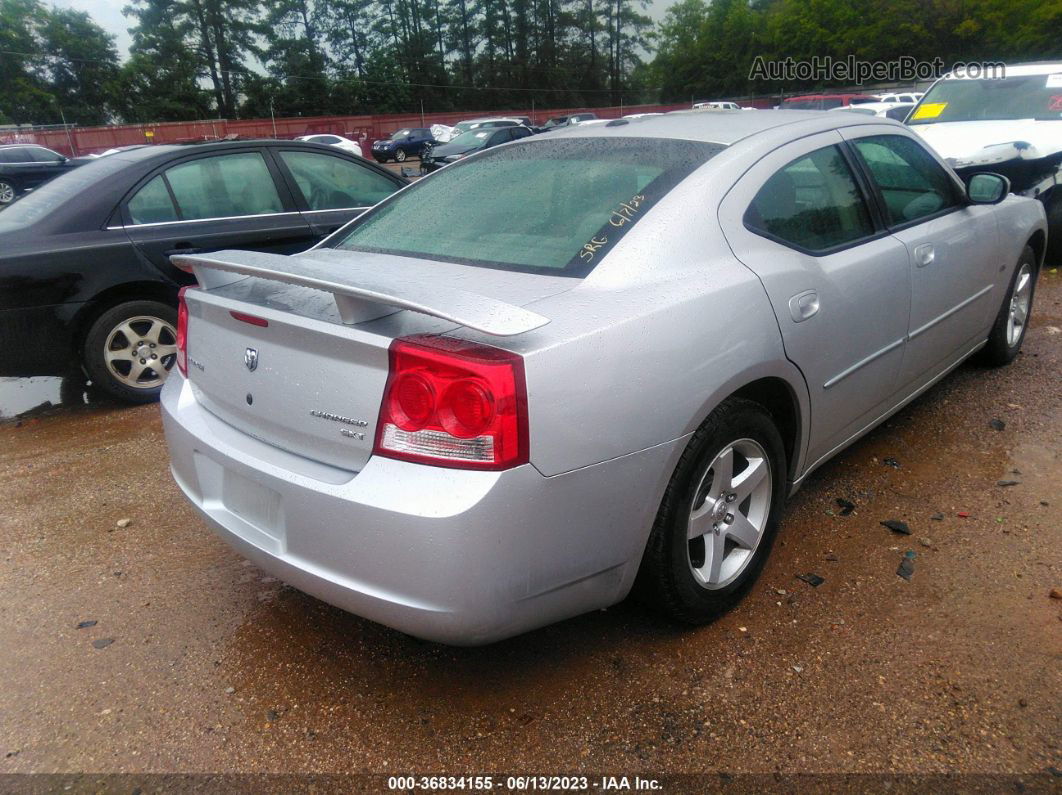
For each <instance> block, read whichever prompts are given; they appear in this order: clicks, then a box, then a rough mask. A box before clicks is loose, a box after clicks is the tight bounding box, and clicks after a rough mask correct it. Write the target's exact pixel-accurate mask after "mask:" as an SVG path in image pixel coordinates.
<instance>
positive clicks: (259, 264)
mask: <svg viewBox="0 0 1062 795" xmlns="http://www.w3.org/2000/svg"><path fill="white" fill-rule="evenodd" d="M170 261H171V262H172V263H173V264H174V266H176V267H178V268H180V269H181V270H183V271H187V272H189V273H194V274H195V277H196V279H198V280H199V284H200V286H202V287H203V288H204V289H206V290H210V289H213V288H215V287H221V286H222V285H224V284H229V283H231V282H234V281H237V280H238V279H233V278H226V277H224V276H221V274H220V273H219V271H222V272H227V273H231V274H237V275H238V276H239V277H243V276H254V277H255V278H258V279H269V280H270V281H275V282H284V283H285V284H295V285H298V286H300V287H312V288H313V289H315V290H324V291H325V292H328V293H332V295H333V296H334V297H335V299H336V307H337V308H338V309H339V316H340V319H342V321H343V322H344V323H346V324H353V323H360V322H363V321H365V320H369V319H371V318H372V317H378V316H379V315H380V313H379V311H378V308H379V306H380V305H383V306H390V307H395V308H396V309H408V310H410V311H412V312H420V313H421V314H423V315H432V316H433V317H440V318H443V319H444V320H450V321H452V322H454V323H458V324H460V325H462V326H467V327H468V328H471V329H475V330H476V331H482V332H484V333H485V334H491V335H494V336H498V337H510V336H513V335H515V334H523V333H524V332H526V331H531V330H532V329H536V328H539V327H540V326H544V325H546V324H547V323H549V319H548V318H545V317H542V315H538V314H535V313H534V312H529V311H528V310H526V309H523V308H522V307H519V306H515V305H514V304H509V303H506V302H504V301H499V300H497V299H496V298H490V297H489V296H485V295H478V294H477V293H470V292H467V291H465V290H458V289H455V288H453V287H450V286H448V285H446V284H439V283H433V284H430V285H428V284H425V283H424V282H423V281H422V280H420V279H412V278H410V277H408V276H403V275H402V274H398V273H389V272H386V271H381V270H380V268H379V267H371V268H370V267H368V266H367V265H366V264H364V263H360V262H358V261H357V259H356V258H354V257H351V259H350V261H349V262H342V263H339V262H333V261H330V260H323V259H315V258H314V257H313V252H312V251H310V252H307V253H305V254H298V255H294V256H290V257H288V256H282V255H279V254H264V253H262V252H259V251H216V252H213V253H211V254H195V255H191V254H175V255H174V256H172V257H171V258H170Z"/></svg>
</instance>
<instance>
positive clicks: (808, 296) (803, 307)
mask: <svg viewBox="0 0 1062 795" xmlns="http://www.w3.org/2000/svg"><path fill="white" fill-rule="evenodd" d="M818 311H819V294H818V293H817V292H816V291H815V290H805V291H804V292H802V293H797V294H796V295H794V296H793V297H792V298H790V299H789V314H790V315H791V316H792V318H793V322H794V323H803V322H804V321H805V320H807V319H808V318H811V317H814V316H815V315H816V314H817V313H818Z"/></svg>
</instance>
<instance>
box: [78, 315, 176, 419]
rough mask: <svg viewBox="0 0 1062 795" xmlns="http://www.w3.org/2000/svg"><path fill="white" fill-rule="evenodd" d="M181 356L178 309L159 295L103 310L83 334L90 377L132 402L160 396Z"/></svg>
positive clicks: (140, 401)
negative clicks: (178, 337) (178, 345)
mask: <svg viewBox="0 0 1062 795" xmlns="http://www.w3.org/2000/svg"><path fill="white" fill-rule="evenodd" d="M176 361H177V310H176V309H174V308H173V307H172V306H170V305H168V304H164V303H161V302H159V301H129V302H127V303H124V304H119V305H118V306H115V307H112V308H111V309H108V310H107V311H106V312H104V313H103V314H102V315H100V316H99V317H98V318H97V319H96V322H94V323H93V324H92V327H91V328H90V329H89V333H88V336H86V337H85V349H84V362H85V369H86V371H87V372H88V374H89V377H90V378H91V379H92V383H93V384H95V385H97V386H99V387H100V389H102V390H104V391H105V392H107V393H108V394H110V395H111V396H113V397H116V398H118V399H119V400H123V401H126V402H129V403H149V402H151V401H153V400H157V399H158V396H159V392H161V391H162V385H163V383H164V382H165V381H166V376H168V375H169V372H170V369H172V367H173V365H174V363H175V362H176Z"/></svg>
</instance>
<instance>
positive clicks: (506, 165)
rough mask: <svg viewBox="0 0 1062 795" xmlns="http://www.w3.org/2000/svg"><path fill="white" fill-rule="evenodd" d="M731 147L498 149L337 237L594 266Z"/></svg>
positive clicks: (573, 271) (400, 249) (587, 143)
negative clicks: (678, 187)
mask: <svg viewBox="0 0 1062 795" xmlns="http://www.w3.org/2000/svg"><path fill="white" fill-rule="evenodd" d="M723 148H724V147H723V146H721V145H719V144H710V143H702V142H697V141H678V140H659V139H644V138H616V139H612V140H609V141H607V142H605V141H602V140H600V139H593V138H591V139H574V138H568V139H565V138H562V139H556V140H553V141H545V140H536V139H531V140H529V141H527V142H526V143H525V144H522V145H520V146H506V147H499V148H496V149H489V150H487V151H486V152H484V153H483V154H481V155H477V156H476V157H474V158H470V159H468V160H465V161H461V162H458V163H455V164H453V165H451V166H448V167H447V168H445V169H443V170H442V171H440V172H438V173H437V174H435V175H433V176H432V177H430V178H429V179H424V180H421V181H420V182H417V183H416V184H414V185H411V186H410V187H409V188H406V189H405V190H403V191H402V192H401V193H400V194H398V195H397V196H396V197H395V198H393V199H391V200H390V201H387V202H384V203H383V204H382V205H381V206H380V207H378V208H376V209H374V210H370V211H369V212H367V213H366V214H365V215H363V216H361V218H359V219H358V220H356V221H355V222H354V224H353V226H352V227H350V231H349V233H348V234H347V236H346V237H345V238H344V239H343V240H342V241H341V242H339V243H338V244H337V247H338V248H343V249H348V250H352V251H373V252H380V253H387V254H397V255H399V256H411V257H418V258H423V259H434V260H440V261H443V262H460V263H463V264H466V265H481V266H485V267H495V268H504V269H506V270H521V271H528V272H532V273H554V274H558V275H568V276H584V275H586V274H587V273H589V272H590V270H592V269H593V268H594V267H596V266H597V265H598V263H600V262H601V260H602V259H604V258H605V257H606V256H607V255H608V252H609V251H610V250H611V249H612V248H613V247H614V246H615V245H616V244H617V243H618V242H619V240H620V239H622V237H623V236H624V235H625V234H626V233H627V232H628V231H629V230H630V229H631V227H633V226H634V225H635V224H636V223H638V222H639V221H640V220H641V219H642V218H644V217H645V215H646V214H647V213H648V212H650V211H651V210H652V208H653V206H654V204H655V203H656V202H658V201H659V200H660V199H661V198H662V197H663V196H665V195H666V194H667V192H668V191H670V190H671V188H673V187H674V186H675V185H677V184H678V183H679V182H680V181H681V180H682V179H684V178H685V177H686V176H687V175H688V174H689V173H690V172H692V171H693V170H694V169H695V168H697V167H698V166H700V165H702V164H703V163H705V162H707V161H708V160H709V159H711V158H712V157H714V156H715V155H716V154H718V153H719V152H721V151H722V150H723ZM454 197H460V198H459V200H457V201H455V199H454Z"/></svg>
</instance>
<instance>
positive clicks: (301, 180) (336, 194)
mask: <svg viewBox="0 0 1062 795" xmlns="http://www.w3.org/2000/svg"><path fill="white" fill-rule="evenodd" d="M280 159H281V160H283V161H284V165H286V166H287V167H288V170H289V171H291V176H292V177H294V178H295V184H296V185H298V186H299V191H300V192H301V193H302V196H303V198H304V199H305V200H306V205H307V206H308V207H309V208H310V209H311V210H341V209H345V208H349V207H370V206H372V205H374V204H376V203H377V202H379V201H381V200H382V199H385V198H387V197H388V196H390V195H391V194H392V193H394V192H395V190H397V187H396V186H395V184H394V183H393V182H392V181H391V180H389V179H388V178H387V177H385V176H383V175H382V174H377V173H376V172H375V171H371V170H370V169H368V168H364V167H362V166H360V165H357V164H356V163H350V162H348V161H346V160H343V159H342V158H339V157H332V156H331V155H324V154H318V153H316V152H281V153H280Z"/></svg>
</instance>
